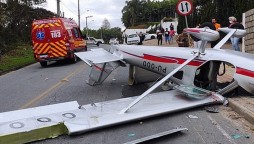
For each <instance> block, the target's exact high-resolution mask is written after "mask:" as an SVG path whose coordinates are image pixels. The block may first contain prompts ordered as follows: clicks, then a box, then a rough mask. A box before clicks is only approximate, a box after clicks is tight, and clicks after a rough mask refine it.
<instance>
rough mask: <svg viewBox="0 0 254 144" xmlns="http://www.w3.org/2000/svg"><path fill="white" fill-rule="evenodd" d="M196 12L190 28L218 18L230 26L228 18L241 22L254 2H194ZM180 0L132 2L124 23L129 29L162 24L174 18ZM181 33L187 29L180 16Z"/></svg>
mask: <svg viewBox="0 0 254 144" xmlns="http://www.w3.org/2000/svg"><path fill="white" fill-rule="evenodd" d="M192 1H193V5H194V11H193V12H192V13H191V14H190V15H189V16H187V18H188V26H189V27H196V25H198V24H202V23H204V22H207V21H209V22H210V21H211V19H212V18H216V19H217V22H219V23H220V24H221V26H223V27H225V26H228V25H229V23H228V17H229V16H235V17H236V18H237V19H238V21H239V22H241V21H242V13H244V12H246V11H248V10H250V9H253V8H254V1H253V0H192ZM177 2H178V0H163V1H151V0H130V1H126V5H125V6H124V8H123V9H122V14H123V15H122V22H123V23H124V26H125V27H127V28H129V27H131V26H136V25H140V24H145V23H147V22H160V21H161V19H162V18H164V17H167V18H170V17H174V16H175V7H176V3H177ZM178 20H179V23H178V24H179V25H178V26H179V27H178V28H177V31H178V32H181V31H182V29H183V28H185V27H186V24H185V19H184V17H183V16H178Z"/></svg>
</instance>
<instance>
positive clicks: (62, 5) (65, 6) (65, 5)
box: [60, 1, 78, 16]
mask: <svg viewBox="0 0 254 144" xmlns="http://www.w3.org/2000/svg"><path fill="white" fill-rule="evenodd" d="M60 3H61V4H62V6H64V7H65V8H66V9H67V10H68V11H70V12H71V13H72V14H74V15H76V16H78V15H77V13H76V12H73V11H72V10H70V9H69V8H68V7H67V6H66V5H65V4H64V3H63V2H62V1H61V2H60Z"/></svg>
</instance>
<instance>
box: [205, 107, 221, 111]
mask: <svg viewBox="0 0 254 144" xmlns="http://www.w3.org/2000/svg"><path fill="white" fill-rule="evenodd" d="M205 110H206V111H207V112H210V113H219V107H218V106H207V107H205Z"/></svg>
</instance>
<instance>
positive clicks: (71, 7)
mask: <svg viewBox="0 0 254 144" xmlns="http://www.w3.org/2000/svg"><path fill="white" fill-rule="evenodd" d="M79 3H80V25H81V27H80V28H81V29H83V28H85V27H86V17H87V16H92V17H91V18H87V25H88V28H89V29H99V28H100V27H101V26H102V22H103V20H104V19H105V18H106V19H108V21H109V22H110V25H111V28H113V27H120V28H122V29H123V28H124V25H123V23H122V21H121V18H122V9H123V7H124V6H125V0H80V1H79ZM39 7H43V8H45V9H47V10H49V11H52V12H54V13H57V4H56V0H47V1H46V3H44V4H42V5H40V6H39ZM60 10H61V12H64V16H65V17H66V18H73V19H74V20H75V21H76V22H77V23H78V0H60Z"/></svg>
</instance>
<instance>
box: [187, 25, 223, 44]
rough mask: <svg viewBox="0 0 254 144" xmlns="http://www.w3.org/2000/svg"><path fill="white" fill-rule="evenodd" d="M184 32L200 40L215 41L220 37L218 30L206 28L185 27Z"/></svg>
mask: <svg viewBox="0 0 254 144" xmlns="http://www.w3.org/2000/svg"><path fill="white" fill-rule="evenodd" d="M184 32H185V33H188V34H191V35H193V36H194V37H196V38H198V39H200V40H202V41H216V40H217V39H219V38H220V34H219V32H217V31H215V30H212V29H208V28H186V29H184Z"/></svg>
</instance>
